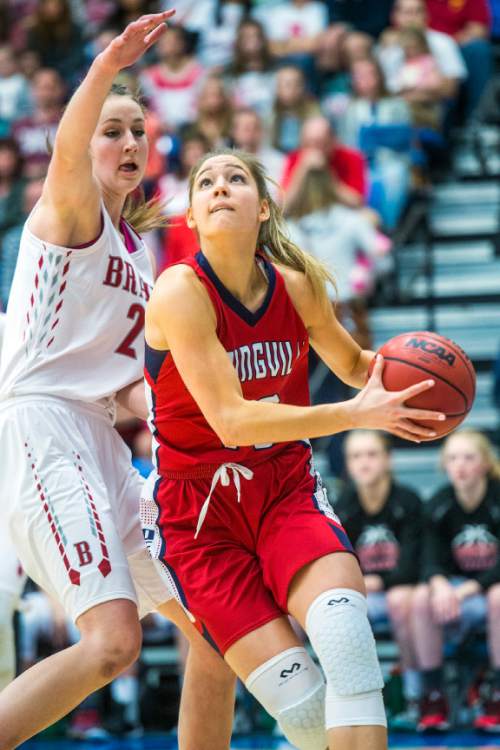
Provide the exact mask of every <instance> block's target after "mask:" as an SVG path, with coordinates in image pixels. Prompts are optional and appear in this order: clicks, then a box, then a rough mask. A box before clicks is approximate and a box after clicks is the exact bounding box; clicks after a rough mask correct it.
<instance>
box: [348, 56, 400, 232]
mask: <svg viewBox="0 0 500 750" xmlns="http://www.w3.org/2000/svg"><path fill="white" fill-rule="evenodd" d="M351 77H352V87H353V95H352V97H351V98H350V101H349V104H348V106H347V108H346V111H345V113H344V115H343V117H342V118H341V119H340V121H339V123H338V127H337V132H338V136H339V140H340V141H341V142H342V143H344V144H345V145H347V146H351V147H353V148H358V149H360V150H361V151H363V153H364V155H365V157H366V159H367V162H368V168H369V178H370V194H369V198H368V203H369V205H370V206H372V208H374V209H375V210H376V211H377V212H378V213H379V214H380V216H381V218H382V224H383V225H384V227H386V228H387V229H388V230H391V231H392V230H394V229H395V227H396V225H397V223H398V220H399V218H400V216H401V214H402V212H403V210H404V208H405V205H406V203H407V200H408V194H409V188H410V150H411V145H412V136H411V130H410V120H411V118H410V111H409V109H408V106H407V104H406V102H405V101H404V99H402V98H401V97H397V96H391V95H389V94H388V92H387V90H386V88H385V83H384V75H383V72H382V70H381V68H380V66H379V64H378V63H377V61H376V60H375V59H374V58H366V59H364V60H357V61H355V62H354V63H353V64H352V67H351Z"/></svg>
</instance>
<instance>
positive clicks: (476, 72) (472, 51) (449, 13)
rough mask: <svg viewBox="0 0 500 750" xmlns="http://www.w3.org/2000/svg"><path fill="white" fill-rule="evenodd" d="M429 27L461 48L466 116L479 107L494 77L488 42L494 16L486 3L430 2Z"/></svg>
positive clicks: (475, 0) (483, 0)
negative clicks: (463, 65)
mask: <svg viewBox="0 0 500 750" xmlns="http://www.w3.org/2000/svg"><path fill="white" fill-rule="evenodd" d="M427 12H428V16H429V27H430V28H431V29H435V30H436V31H441V32H443V33H445V34H448V35H449V36H451V37H452V38H453V39H455V41H456V42H458V44H459V45H460V48H461V50H462V54H463V56H464V58H465V64H466V65H467V71H468V73H469V77H468V80H467V85H466V114H467V115H471V114H472V113H473V112H474V110H475V108H476V107H477V105H478V103H479V100H480V98H481V96H482V94H483V91H484V89H485V88H486V85H487V83H488V81H489V80H490V78H491V75H492V72H493V70H492V50H491V44H490V42H489V35H490V26H491V14H490V10H489V7H488V2H487V0H427Z"/></svg>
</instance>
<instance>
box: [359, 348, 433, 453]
mask: <svg viewBox="0 0 500 750" xmlns="http://www.w3.org/2000/svg"><path fill="white" fill-rule="evenodd" d="M383 370H384V358H383V357H382V355H381V354H377V359H376V362H375V365H374V367H373V372H372V374H371V377H370V379H369V380H368V382H367V384H366V385H365V387H364V388H363V389H362V390H361V391H359V393H358V394H357V395H356V396H355V397H354V398H353V399H352V401H351V404H352V407H353V417H354V420H355V427H356V428H362V429H374V430H386V431H387V432H391V433H392V434H393V435H397V436H398V437H401V438H404V439H405V440H411V441H412V442H414V443H419V442H420V441H421V440H422V438H427V439H428V438H433V437H435V436H436V433H435V432H434V430H432V429H429V428H428V427H424V426H423V425H419V424H418V420H435V421H444V420H445V419H446V415H445V414H442V413H441V412H437V411H429V410H427V409H412V408H411V407H409V406H405V402H406V401H408V400H409V399H411V398H413V397H414V396H418V394H419V393H423V392H424V391H427V390H429V388H432V387H433V386H434V381H433V380H423V381H422V382H421V383H416V384H415V385H411V386H410V387H409V388H405V389H404V390H403V391H387V390H386V389H385V388H384V385H383V383H382V373H383ZM414 420H417V421H414Z"/></svg>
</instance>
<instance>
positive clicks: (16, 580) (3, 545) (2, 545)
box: [0, 443, 26, 600]
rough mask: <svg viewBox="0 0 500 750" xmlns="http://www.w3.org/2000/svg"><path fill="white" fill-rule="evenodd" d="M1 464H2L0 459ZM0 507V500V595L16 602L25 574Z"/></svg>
mask: <svg viewBox="0 0 500 750" xmlns="http://www.w3.org/2000/svg"><path fill="white" fill-rule="evenodd" d="M0 445H1V443H0ZM0 450H1V448H0ZM1 463H3V462H2V460H1V459H0V464H1ZM0 497H1V496H0ZM1 507H2V501H1V500H0V593H6V594H11V595H12V597H13V598H14V600H17V599H19V597H20V596H21V594H22V591H23V589H24V584H25V583H26V574H25V573H24V571H23V568H22V565H21V563H20V562H19V559H18V557H17V552H16V548H15V547H14V545H13V543H12V540H11V538H10V534H9V530H8V528H7V519H6V518H4V517H3V516H2V514H1Z"/></svg>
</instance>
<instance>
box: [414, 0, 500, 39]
mask: <svg viewBox="0 0 500 750" xmlns="http://www.w3.org/2000/svg"><path fill="white" fill-rule="evenodd" d="M427 17H428V19H429V20H428V24H429V28H430V29H435V30H436V31H442V32H444V33H445V34H449V35H450V36H455V35H456V34H459V33H460V32H461V31H462V30H463V29H464V28H465V26H466V25H467V24H468V23H480V24H482V25H483V26H487V27H488V28H489V27H490V25H491V13H490V10H489V7H488V3H487V0H427Z"/></svg>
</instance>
